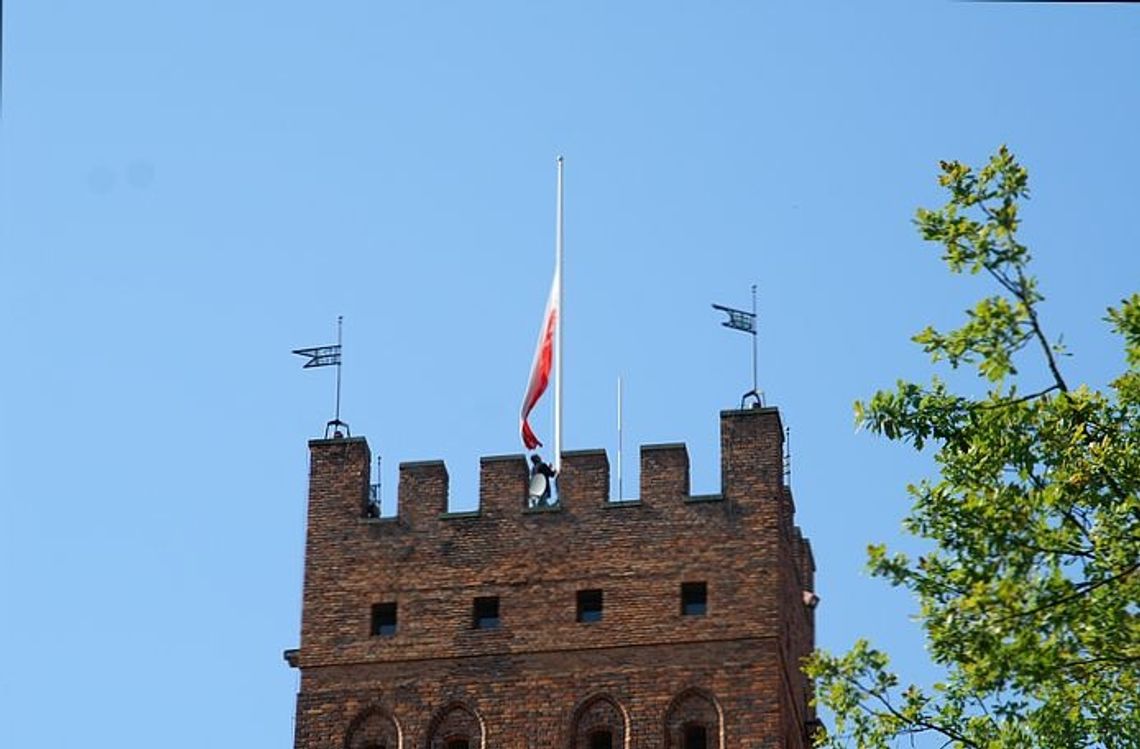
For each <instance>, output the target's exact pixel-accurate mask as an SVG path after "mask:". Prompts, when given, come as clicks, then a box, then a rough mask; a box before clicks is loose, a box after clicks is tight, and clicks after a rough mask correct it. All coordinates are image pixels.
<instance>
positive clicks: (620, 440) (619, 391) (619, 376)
mask: <svg viewBox="0 0 1140 749" xmlns="http://www.w3.org/2000/svg"><path fill="white" fill-rule="evenodd" d="M617 385H618V388H617V429H618V449H617V484H618V492H617V493H618V501H619V502H620V501H621V500H622V499H624V498H625V495H624V494H622V486H621V448H622V444H621V443H622V439H621V375H618V383H617Z"/></svg>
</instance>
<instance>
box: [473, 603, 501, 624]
mask: <svg viewBox="0 0 1140 749" xmlns="http://www.w3.org/2000/svg"><path fill="white" fill-rule="evenodd" d="M498 627H499V597H498V596H484V597H481V598H476V599H475V629H498Z"/></svg>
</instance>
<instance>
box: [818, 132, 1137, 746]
mask: <svg viewBox="0 0 1140 749" xmlns="http://www.w3.org/2000/svg"><path fill="white" fill-rule="evenodd" d="M939 183H940V185H941V186H942V187H944V188H945V190H946V191H947V193H948V200H947V202H946V204H945V205H944V206H942V207H941V208H939V209H937V210H927V209H919V211H918V213H917V217H916V223H917V225H918V229H919V232H920V233H921V235H922V237H923V239H926V240H928V241H931V242H935V243H937V244H938V245H940V246H941V249H942V251H943V260H944V261H945V262H946V265H947V266H948V267H949V269H950V271H951V272H952V273H955V274H961V273H965V272H969V273H972V274H984V275H986V276H988V277H989V279H990V280H991V281H992V282H993V284H994V287H995V293H994V294H993V295H992V296H989V297H986V298H984V299H982V300H980V301H979V302H977V304H975V305H974V307H973V308H972V309H970V310H968V311H967V315H966V319H965V321H964V323H963V324H962V325H961V326H960V327H958V328H957V329H955V330H950V331H947V332H943V331H939V330H935V329H934V328H929V327H928V328H926V329H925V330H923V331H922V332H920V333H918V335H916V336H915V337H914V341H915V342H917V343H918V344H919V345H920V346H922V348H923V350H924V351H925V352H926V353H927V354H929V355H930V357H931V359H932V361H934V362H943V363H945V364H946V365H948V366H949V367H951V368H954V369H960V368H972V369H973V370H976V372H977V374H978V375H979V376H980V377H981V378H983V382H984V383H985V385H984V387H982V388H978V389H977V390H978V391H985V395H984V396H977V395H974V396H971V395H969V394H963V393H959V392H955V391H954V390H953V389H952V388H951V387H949V386H948V385H947V384H946V383H945V382H944V381H942V380H940V379H939V378H938V377H936V376H935V377H934V378H933V379H932V380H931V382H930V383H929V384H925V385H921V384H917V383H912V382H899V383H898V385H897V386H896V387H895V389H893V390H889V391H881V392H878V393H876V394H875V395H874V396H873V397H872V398H871V399H870V401H869V402H866V403H856V404H855V414H856V420H857V422H858V423H859V424H860V425H861V426H863V427H866V428H868V429H869V430H871V431H873V432H876V433H878V434H880V435H882V436H884V437H886V438H887V439H890V440H894V441H899V442H904V443H907V444H909V445H911V446H913V447H914V448H915V449H919V450H922V449H923V448H924V447H929V448H930V449H931V452H932V454H933V458H934V460H935V463H936V466H937V469H938V470H937V476H936V477H935V478H932V479H928V480H923V481H921V482H919V483H918V484H915V485H912V486H909V487H908V488H907V491H908V493H909V495H910V498H911V500H912V502H913V506H912V508H911V510H910V513H909V514H908V516H907V517H906V519H905V521H904V527H905V528H906V530H907V531H908V532H910V533H912V534H914V535H916V536H918V537H921V538H923V539H926V540H927V541H928V542H929V543H930V545H931V547H932V550H931V551H930V552H929V553H925V554H923V555H922V556H919V557H917V558H910V557H908V556H906V555H904V554H898V553H894V554H892V553H888V551H887V550H886V549H885V548H884V547H883V546H872V547H870V549H869V556H870V559H869V567H870V570H871V572H872V574H874V575H876V576H878V577H882V578H885V579H886V580H888V581H889V582H890V583H891V584H892V585H895V586H900V587H903V588H906V589H908V590H910V591H911V592H912V593H914V594H915V596H916V597H917V599H918V602H919V605H920V609H919V614H918V618H919V620H920V622H921V624H922V626H923V627H924V629H925V636H926V639H927V642H928V650H929V653H930V655H931V657H932V658H933V660H934V662H935V663H936V664H938V665H939V666H940V667H941V668H942V669H943V671H944V673H945V678H944V679H943V680H942V681H941V682H939V683H937V684H934V685H933V686H932V687H931V688H928V689H922V688H919V687H918V686H914V685H911V686H908V687H905V688H904V687H902V686H901V682H900V680H899V678H898V676H897V675H896V674H894V673H892V672H891V670H890V667H889V662H888V658H887V656H886V655H885V654H884V653H883V652H881V651H879V650H876V649H874V648H873V647H871V646H870V645H869V644H868V643H867V642H865V641H859V642H857V643H856V645H855V646H854V648H853V649H852V650H851V651H850V652H848V653H846V654H845V655H842V656H834V655H830V654H828V653H824V652H818V653H816V654H815V655H814V656H812V658H811V659H810V660H809V664H808V669H809V672H810V674H811V675H812V676H814V677H815V679H816V680H817V699H818V701H819V703H820V704H821V705H823V706H825V707H827V708H829V709H830V710H831V711H832V712H833V713H834V716H835V717H834V720H835V725H834V726H833V730H832V731H831V733H830V735H829V736H827V737H825V738H824V737H821V741H822V743H825V744H828V745H831V746H836V747H839V746H848V745H851V744H854V745H856V746H860V747H887V746H892V745H894V744H896V743H898V740H899V739H900V738H904V737H908V736H913V735H915V734H932V735H935V736H937V737H938V738H940V739H942V740H943V741H944V743H945V745H947V746H951V747H995V748H996V747H1057V748H1058V749H1060V748H1063V749H1074V748H1075V747H1090V746H1103V747H1110V748H1113V749H1115V748H1116V747H1140V573H1138V569H1140V500H1138V494H1140V295H1135V294H1134V295H1133V296H1131V297H1130V298H1128V299H1125V300H1123V301H1121V302H1120V303H1119V305H1117V306H1115V307H1111V308H1109V309H1108V313H1107V317H1106V321H1107V322H1108V324H1109V325H1110V326H1111V328H1112V329H1113V330H1114V331H1115V332H1116V333H1118V334H1119V335H1120V336H1121V338H1122V339H1123V345H1124V352H1125V361H1126V367H1125V369H1124V371H1123V373H1121V374H1120V375H1119V376H1117V377H1116V378H1115V379H1114V380H1112V381H1111V383H1110V384H1109V386H1108V387H1107V388H1106V389H1104V390H1098V389H1095V388H1090V387H1088V386H1085V385H1072V384H1070V383H1069V382H1068V381H1067V380H1066V379H1065V377H1064V374H1063V372H1062V367H1061V366H1060V364H1061V362H1062V361H1063V359H1062V354H1063V351H1062V350H1061V348H1060V346H1059V344H1058V343H1053V342H1051V341H1050V339H1049V338H1047V336H1046V333H1045V331H1044V330H1042V325H1041V322H1040V319H1039V316H1038V312H1039V306H1040V304H1041V302H1042V300H1043V296H1042V295H1041V292H1040V291H1039V288H1038V284H1037V281H1036V279H1035V278H1034V277H1033V276H1032V275H1030V273H1029V262H1030V254H1029V250H1028V248H1027V247H1026V246H1025V245H1024V244H1022V243H1021V242H1020V241H1019V239H1018V229H1019V223H1020V219H1019V204H1020V203H1021V201H1023V200H1024V199H1025V198H1027V197H1028V174H1027V172H1026V170H1025V168H1024V167H1022V166H1021V165H1020V164H1019V163H1018V162H1017V161H1016V159H1015V158H1014V157H1013V155H1012V154H1011V153H1010V152H1009V151H1008V150H1007V149H1005V148H1004V147H1003V148H1002V149H1000V150H999V151H998V153H997V154H995V155H994V156H993V157H992V158H991V159H990V160H989V162H988V163H987V164H985V165H984V166H983V167H981V168H978V169H975V168H971V167H969V166H966V165H963V164H961V163H959V162H943V163H942V164H941V175H940V176H939Z"/></svg>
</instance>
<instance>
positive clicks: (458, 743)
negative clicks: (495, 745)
mask: <svg viewBox="0 0 1140 749" xmlns="http://www.w3.org/2000/svg"><path fill="white" fill-rule="evenodd" d="M469 746H470V745H469V744H468V743H467V739H451V740H450V741H448V742H447V749H468V747H469Z"/></svg>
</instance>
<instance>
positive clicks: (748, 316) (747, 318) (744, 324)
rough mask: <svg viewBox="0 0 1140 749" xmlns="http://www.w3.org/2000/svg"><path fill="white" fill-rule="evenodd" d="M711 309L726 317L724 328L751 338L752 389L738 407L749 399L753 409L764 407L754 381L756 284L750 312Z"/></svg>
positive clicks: (724, 308) (717, 306)
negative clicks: (722, 313)
mask: <svg viewBox="0 0 1140 749" xmlns="http://www.w3.org/2000/svg"><path fill="white" fill-rule="evenodd" d="M713 309H715V310H719V311H721V312H724V313H726V314H727V315H728V319H727V320H725V321H724V322H722V323H721V325H723V326H724V327H726V328H731V329H733V330H740V331H743V332H745V333H748V334H750V335H751V336H752V389H751V390H749V391H748V392H747V393H745V394H744V396H743V397H742V398H741V399H740V407H741V408H744V404H745V403H747V402H748V399H749V398H752V399H753V404H752V405H753V407H758V406H763V405H764V394H763V393H761V392H760V389H759V385H758V384H757V380H756V284H752V311H751V312H746V311H744V310H742V309H734V308H732V307H725V306H724V305H721V304H714V305H713Z"/></svg>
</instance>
